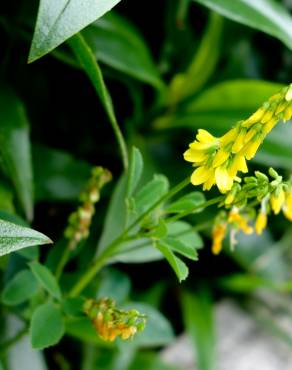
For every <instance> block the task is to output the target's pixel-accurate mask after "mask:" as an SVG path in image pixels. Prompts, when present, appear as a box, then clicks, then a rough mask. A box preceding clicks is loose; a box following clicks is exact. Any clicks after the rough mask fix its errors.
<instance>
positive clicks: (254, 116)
mask: <svg viewBox="0 0 292 370" xmlns="http://www.w3.org/2000/svg"><path fill="white" fill-rule="evenodd" d="M265 113H266V111H265V109H264V108H259V109H258V110H257V111H256V112H255V113H254V114H252V115H251V116H250V117H249V118H248V119H247V120H246V123H247V124H249V125H251V124H254V123H257V122H260V120H261V118H262V116H263V115H264V114H265Z"/></svg>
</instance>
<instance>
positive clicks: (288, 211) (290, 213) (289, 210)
mask: <svg viewBox="0 0 292 370" xmlns="http://www.w3.org/2000/svg"><path fill="white" fill-rule="evenodd" d="M283 213H284V215H285V217H286V218H287V219H288V220H289V221H292V192H288V193H286V196H285V203H284V207H283Z"/></svg>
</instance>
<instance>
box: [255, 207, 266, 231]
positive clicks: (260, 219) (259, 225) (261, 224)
mask: <svg viewBox="0 0 292 370" xmlns="http://www.w3.org/2000/svg"><path fill="white" fill-rule="evenodd" d="M267 223H268V217H267V214H266V213H265V212H263V211H262V210H261V211H260V212H259V214H258V216H257V218H256V223H255V231H256V233H257V234H258V235H260V234H261V233H262V232H263V230H264V229H265V228H266V227H267Z"/></svg>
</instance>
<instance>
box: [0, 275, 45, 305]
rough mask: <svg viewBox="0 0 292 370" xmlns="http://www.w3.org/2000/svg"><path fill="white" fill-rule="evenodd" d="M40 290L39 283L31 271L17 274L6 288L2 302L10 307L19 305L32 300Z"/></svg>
mask: <svg viewBox="0 0 292 370" xmlns="http://www.w3.org/2000/svg"><path fill="white" fill-rule="evenodd" d="M37 289H38V283H37V281H36V279H35V278H34V276H33V274H32V273H31V272H30V271H29V270H22V271H20V272H19V273H18V274H16V275H15V276H14V277H13V278H12V279H11V280H10V281H9V282H8V283H7V284H6V286H5V288H4V290H3V293H2V297H1V300H2V302H3V303H4V304H6V305H9V306H14V305H18V304H20V303H22V302H25V301H27V300H28V299H30V298H31V297H32V296H33V295H34V293H36V291H37Z"/></svg>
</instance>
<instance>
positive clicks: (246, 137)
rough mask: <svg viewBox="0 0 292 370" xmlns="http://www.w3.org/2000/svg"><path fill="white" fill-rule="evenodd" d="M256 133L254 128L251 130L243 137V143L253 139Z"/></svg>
mask: <svg viewBox="0 0 292 370" xmlns="http://www.w3.org/2000/svg"><path fill="white" fill-rule="evenodd" d="M257 133H258V131H257V130H255V129H254V128H251V129H250V130H249V131H248V132H247V133H246V135H245V138H244V142H245V143H248V142H250V141H251V140H252V139H253V138H254V137H255V135H256V134H257Z"/></svg>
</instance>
